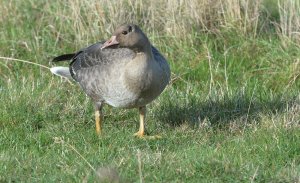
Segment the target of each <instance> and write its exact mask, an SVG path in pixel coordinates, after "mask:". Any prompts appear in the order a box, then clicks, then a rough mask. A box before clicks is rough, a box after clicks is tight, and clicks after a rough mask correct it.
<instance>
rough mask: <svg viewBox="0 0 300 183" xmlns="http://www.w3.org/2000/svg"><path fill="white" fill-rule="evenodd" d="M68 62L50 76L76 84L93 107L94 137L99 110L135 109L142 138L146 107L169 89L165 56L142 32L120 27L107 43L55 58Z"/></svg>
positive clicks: (131, 26)
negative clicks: (108, 106) (137, 111)
mask: <svg viewBox="0 0 300 183" xmlns="http://www.w3.org/2000/svg"><path fill="white" fill-rule="evenodd" d="M64 60H69V61H70V64H69V67H52V68H51V69H50V70H51V72H52V73H53V74H55V75H59V76H62V77H67V78H71V79H73V80H75V81H76V82H77V83H79V85H80V86H81V88H82V89H83V91H84V92H85V93H86V94H87V96H89V97H90V98H91V100H92V101H93V102H94V106H95V122H96V133H97V134H98V135H99V134H101V129H102V128H101V127H102V121H103V113H102V108H103V105H104V104H108V105H110V106H113V107H117V108H126V109H131V108H138V109H139V114H140V123H139V130H138V132H137V133H135V134H134V135H135V136H137V137H140V138H143V137H144V136H145V128H144V123H145V117H146V105H147V104H149V103H150V102H152V101H153V100H154V99H156V98H157V97H158V96H159V95H160V94H161V93H162V92H163V90H164V89H165V87H166V86H167V85H168V83H169V80H170V67H169V64H168V62H167V60H166V59H165V58H164V56H163V55H162V54H161V53H160V52H159V51H158V50H157V49H156V48H155V47H154V46H152V45H151V43H150V41H149V39H148V38H147V36H146V35H145V34H144V33H143V31H142V30H141V29H140V28H139V27H138V26H137V25H134V24H123V25H121V26H119V27H118V28H117V29H116V30H115V31H114V33H113V35H112V37H111V38H110V39H108V40H107V41H102V42H98V43H95V44H93V45H91V46H88V47H86V48H83V49H81V50H79V51H78V52H76V53H72V54H64V55H60V56H58V57H55V58H54V59H53V60H52V61H53V62H59V61H64Z"/></svg>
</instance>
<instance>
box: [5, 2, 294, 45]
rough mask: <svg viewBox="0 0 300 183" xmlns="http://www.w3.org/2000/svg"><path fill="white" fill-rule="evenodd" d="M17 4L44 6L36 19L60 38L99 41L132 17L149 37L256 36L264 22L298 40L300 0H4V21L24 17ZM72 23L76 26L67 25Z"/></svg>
mask: <svg viewBox="0 0 300 183" xmlns="http://www.w3.org/2000/svg"><path fill="white" fill-rule="evenodd" d="M15 3H24V4H27V5H28V4H29V6H32V7H33V9H34V8H36V9H42V14H41V16H40V17H38V18H39V20H38V19H37V21H39V22H40V25H41V28H42V26H47V27H48V29H50V30H51V31H52V32H53V34H54V35H55V36H56V37H57V39H58V40H59V39H63V38H64V34H69V33H70V31H71V32H72V33H73V34H74V35H75V36H76V37H75V38H76V39H74V40H80V41H84V42H85V41H86V40H90V39H93V40H99V35H101V36H102V37H103V38H104V37H107V36H109V35H110V34H111V32H112V31H113V30H114V28H115V27H116V26H117V25H119V24H121V23H124V22H132V23H136V24H139V25H141V26H143V29H144V30H146V32H147V33H148V34H150V35H151V36H154V35H156V36H157V35H160V36H171V37H176V38H177V39H178V40H185V41H186V40H192V38H191V37H192V36H193V35H194V34H195V33H196V34H201V33H214V34H219V33H220V32H221V31H222V30H224V29H225V30H228V29H229V30H233V31H234V32H235V33H240V34H242V35H246V36H253V37H256V36H257V35H258V34H259V33H260V31H261V30H265V29H263V28H262V27H263V26H265V24H272V25H275V27H276V28H277V34H278V36H279V37H280V38H281V40H282V42H283V43H284V44H287V43H288V42H295V43H300V2H299V1H296V0H278V1H277V0H168V1H165V0H156V1H143V0H137V1H135V0H120V1H110V0H84V1H80V0H66V1H56V2H53V1H51V2H48V1H45V2H42V3H39V5H37V4H36V1H35V0H27V1H25V2H17V1H9V0H6V1H2V2H0V5H1V6H0V12H1V15H2V16H1V17H0V23H1V22H4V21H16V22H17V21H18V20H21V19H22V18H23V17H22V15H21V13H20V11H19V10H17V9H15V8H13V7H14V4H15ZM270 4H275V7H276V8H277V10H276V11H278V12H279V14H280V19H279V20H276V21H275V22H274V19H273V20H272V22H271V20H270V17H269V16H267V15H266V14H268V13H265V12H266V11H267V12H268V11H269V5H270ZM7 17H8V18H7ZM13 19H14V20H13ZM70 26H71V27H73V30H69V29H70ZM267 31H268V30H267Z"/></svg>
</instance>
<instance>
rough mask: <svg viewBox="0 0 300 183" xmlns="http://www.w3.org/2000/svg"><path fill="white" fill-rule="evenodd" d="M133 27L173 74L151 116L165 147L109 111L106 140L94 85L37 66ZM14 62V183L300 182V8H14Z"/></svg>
mask: <svg viewBox="0 0 300 183" xmlns="http://www.w3.org/2000/svg"><path fill="white" fill-rule="evenodd" d="M124 22H132V23H135V24H138V25H140V26H141V28H142V29H143V30H144V32H145V33H146V34H147V35H148V37H149V39H150V41H151V42H152V44H153V45H154V46H156V47H157V48H158V49H159V50H160V51H161V52H162V53H163V54H164V55H165V57H166V58H167V59H168V61H169V64H170V66H171V70H172V79H171V81H170V84H169V85H168V87H167V88H166V89H165V91H164V92H163V94H162V95H161V96H160V97H159V98H158V99H156V100H155V101H154V102H153V103H151V104H150V105H149V106H148V111H147V112H148V116H147V118H146V129H147V132H148V133H149V134H151V135H156V134H158V135H160V136H162V138H161V139H156V140H151V139H138V138H135V137H133V134H134V133H135V132H136V131H137V130H138V125H139V122H138V120H139V116H138V110H136V109H131V110H125V109H116V108H111V107H109V106H105V108H104V114H105V116H104V118H105V119H104V120H105V121H104V126H103V130H104V134H103V135H101V136H97V135H96V133H95V126H94V110H93V105H92V102H91V101H90V100H89V98H88V97H87V96H86V95H85V94H84V93H83V92H82V90H81V89H80V87H79V86H78V85H77V84H76V83H75V82H70V81H67V80H65V79H62V78H60V77H57V76H54V75H52V74H51V73H50V71H49V70H48V69H47V68H45V67H40V66H38V65H33V64H30V63H37V64H41V65H44V66H46V67H52V66H55V64H53V63H51V59H52V58H53V57H55V56H57V55H59V54H63V53H70V52H73V51H76V50H78V49H80V48H83V47H86V46H88V45H90V44H92V43H95V42H97V41H100V40H105V39H107V38H109V37H110V35H111V33H112V32H113V30H114V28H115V27H116V26H117V25H119V24H122V23H124ZM0 57H1V58H0V182H105V181H106V182H113V181H115V182H300V95H299V92H300V80H299V78H300V2H299V1H297V0H255V1H251V0H225V1H221V0H212V1H209V0H190V1H188V0H180V1H179V0H170V1H163V0H157V1H142V0H138V1H133V0H121V1H109V0H99V1H94V0H84V1H79V0H75V1H73V0H65V1H58V0H53V1H46V0H41V1H39V0H24V1H13V0H1V1H0ZM3 57H5V58H3ZM11 59H21V60H25V61H29V62H30V63H24V62H21V61H14V60H11ZM57 65H64V66H67V65H68V63H60V64H56V66H57Z"/></svg>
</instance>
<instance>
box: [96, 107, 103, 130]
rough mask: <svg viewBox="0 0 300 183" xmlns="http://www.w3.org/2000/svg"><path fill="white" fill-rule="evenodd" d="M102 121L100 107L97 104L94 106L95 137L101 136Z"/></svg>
mask: <svg viewBox="0 0 300 183" xmlns="http://www.w3.org/2000/svg"><path fill="white" fill-rule="evenodd" d="M102 120H103V115H102V105H101V104H98V103H97V104H95V121H96V133H97V135H100V134H101V123H102Z"/></svg>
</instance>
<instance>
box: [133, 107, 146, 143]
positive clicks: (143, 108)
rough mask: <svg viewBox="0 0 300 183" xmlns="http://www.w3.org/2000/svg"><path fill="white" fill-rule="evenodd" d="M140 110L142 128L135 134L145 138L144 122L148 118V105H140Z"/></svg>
mask: <svg viewBox="0 0 300 183" xmlns="http://www.w3.org/2000/svg"><path fill="white" fill-rule="evenodd" d="M139 112H140V128H139V131H138V132H136V133H135V134H134V136H136V137H139V138H143V137H144V135H145V127H144V123H145V118H146V106H143V107H140V108H139Z"/></svg>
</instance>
